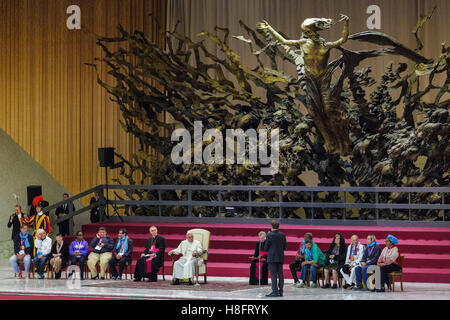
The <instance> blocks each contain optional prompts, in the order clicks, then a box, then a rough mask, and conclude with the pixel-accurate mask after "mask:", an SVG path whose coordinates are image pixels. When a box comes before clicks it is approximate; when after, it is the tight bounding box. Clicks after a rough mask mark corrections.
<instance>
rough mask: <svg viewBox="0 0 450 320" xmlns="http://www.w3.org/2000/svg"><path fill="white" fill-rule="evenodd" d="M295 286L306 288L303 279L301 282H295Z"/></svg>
mask: <svg viewBox="0 0 450 320" xmlns="http://www.w3.org/2000/svg"><path fill="white" fill-rule="evenodd" d="M297 288H306V283H304V282H303V281H302V282H299V283H298V284H297Z"/></svg>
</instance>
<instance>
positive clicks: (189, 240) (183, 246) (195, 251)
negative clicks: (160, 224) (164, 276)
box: [169, 231, 203, 285]
mask: <svg viewBox="0 0 450 320" xmlns="http://www.w3.org/2000/svg"><path fill="white" fill-rule="evenodd" d="M202 253H203V249H202V244H201V243H200V241H197V240H194V235H193V234H192V232H189V231H188V232H187V233H186V240H183V241H181V243H180V245H179V246H178V248H176V249H174V250H171V251H169V256H172V255H174V254H181V255H182V257H181V258H180V259H178V260H177V261H175V263H174V265H173V281H172V284H174V285H178V284H180V280H184V279H187V280H188V284H189V285H192V281H191V278H193V277H194V274H195V272H194V271H195V263H198V265H199V266H200V265H201V264H202V263H203V259H202V258H200V256H201V255H202Z"/></svg>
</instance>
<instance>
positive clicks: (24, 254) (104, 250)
mask: <svg viewBox="0 0 450 320" xmlns="http://www.w3.org/2000/svg"><path fill="white" fill-rule="evenodd" d="M149 231H150V234H151V237H150V238H149V239H147V241H146V244H145V250H144V252H143V253H142V254H141V257H140V258H139V259H138V261H137V263H136V266H135V273H134V281H141V280H142V279H143V278H148V281H150V282H154V281H157V273H158V271H159V269H160V268H161V267H162V265H163V263H164V252H165V248H166V241H165V239H164V237H162V236H160V235H158V229H157V228H156V227H155V226H152V227H150V229H149ZM36 234H37V236H36V239H35V240H34V241H33V236H31V235H30V234H29V233H28V226H27V225H26V224H24V225H22V226H21V227H20V232H19V234H17V235H16V236H15V238H14V255H13V256H11V258H10V259H9V261H10V264H11V267H12V268H13V270H14V272H15V274H16V277H18V278H22V276H24V277H27V276H28V273H29V271H30V266H31V261H33V263H34V266H35V268H36V271H37V274H38V278H39V279H43V278H44V271H45V267H46V264H47V263H50V266H51V267H52V268H53V271H54V272H55V278H56V279H60V278H61V270H62V269H64V268H65V267H66V266H67V265H68V264H69V262H70V264H71V265H77V266H78V267H79V270H81V272H80V279H81V280H83V279H84V277H83V273H84V272H83V270H84V265H85V263H86V261H87V266H88V268H89V271H90V272H91V278H92V279H98V278H99V277H100V279H102V280H104V279H105V278H106V270H107V268H108V266H109V271H110V273H111V278H112V279H114V280H121V279H122V275H123V271H124V268H125V266H126V265H129V264H131V261H132V254H133V240H132V239H130V238H129V237H128V234H127V231H126V229H124V228H122V229H120V230H119V234H118V240H117V242H116V243H114V240H113V239H112V238H111V237H110V236H109V235H107V232H106V229H105V228H104V227H100V228H99V230H98V232H97V234H96V236H95V237H94V239H92V241H91V242H90V244H88V243H87V241H86V240H84V238H83V233H82V232H81V231H79V232H77V239H76V240H74V241H73V242H72V243H71V244H70V246H69V245H68V244H67V243H66V242H65V241H64V239H63V237H62V235H61V234H58V235H56V241H55V242H54V243H53V244H52V240H51V239H50V238H49V237H48V236H47V234H46V232H45V231H44V230H43V229H38V230H37V231H36ZM89 246H90V247H91V248H92V249H93V250H92V251H91V252H90V253H89ZM202 253H203V249H202V246H201V243H200V242H199V241H197V240H194V236H193V234H192V233H190V232H188V233H187V234H186V240H184V241H182V242H181V243H180V245H179V246H178V247H177V248H176V249H174V250H171V251H169V255H170V256H172V255H178V254H181V255H182V257H181V258H180V259H178V260H177V261H176V262H175V264H174V270H173V271H174V273H173V275H174V281H173V284H175V285H176V284H179V283H180V280H181V279H189V281H188V283H189V284H192V282H191V280H190V279H191V278H193V275H194V272H195V267H196V266H195V264H198V265H201V263H202V259H201V255H202ZM32 257H34V258H32ZM19 261H22V262H23V265H24V272H25V273H24V274H23V273H22V271H20V270H19ZM97 264H98V265H99V267H100V273H99V272H98V271H97ZM117 267H118V270H117ZM71 275H73V273H71Z"/></svg>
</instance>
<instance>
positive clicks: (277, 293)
mask: <svg viewBox="0 0 450 320" xmlns="http://www.w3.org/2000/svg"><path fill="white" fill-rule="evenodd" d="M270 225H271V227H272V231H271V232H269V233H268V234H267V238H266V242H265V244H264V251H267V263H268V264H269V270H270V278H271V282H272V292H271V293H270V294H267V295H266V297H282V296H283V285H284V276H283V262H284V250H286V248H287V243H286V235H285V234H284V233H283V232H280V231H279V230H278V228H279V226H280V223H279V222H278V221H276V220H272V222H271V223H270ZM277 276H278V284H277Z"/></svg>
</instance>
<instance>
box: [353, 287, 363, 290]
mask: <svg viewBox="0 0 450 320" xmlns="http://www.w3.org/2000/svg"><path fill="white" fill-rule="evenodd" d="M362 289H363V287H362V286H356V287H354V288H353V290H356V291H361V290H362Z"/></svg>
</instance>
